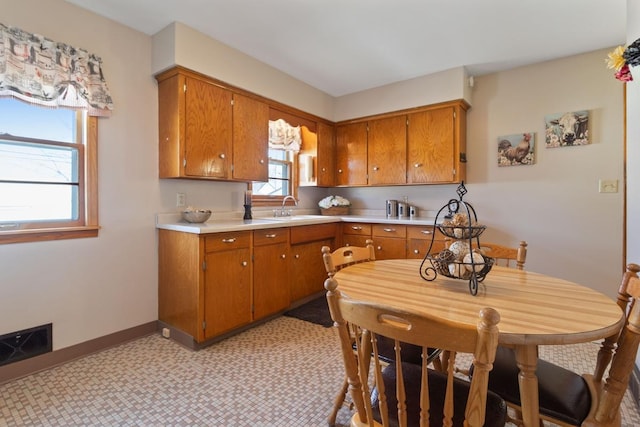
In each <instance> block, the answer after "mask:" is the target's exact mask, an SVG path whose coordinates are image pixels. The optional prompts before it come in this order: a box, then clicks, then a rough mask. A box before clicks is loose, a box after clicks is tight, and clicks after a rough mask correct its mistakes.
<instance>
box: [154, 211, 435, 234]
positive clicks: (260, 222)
mask: <svg viewBox="0 0 640 427" xmlns="http://www.w3.org/2000/svg"><path fill="white" fill-rule="evenodd" d="M334 222H362V223H373V224H398V225H423V226H424V225H434V222H435V218H417V219H415V218H414V219H409V218H406V219H395V218H386V217H377V216H361V215H345V216H327V215H305V216H304V218H300V219H290V220H287V219H284V220H277V219H273V218H271V219H270V218H256V219H253V220H248V221H244V220H241V219H239V220H223V221H211V222H205V223H202V224H192V223H188V222H181V221H177V222H160V221H158V222H157V223H156V228H158V229H163V230H173V231H181V232H184V233H193V234H210V233H222V232H228V231H245V230H261V229H269V228H283V227H299V226H303V225H315V224H330V223H334Z"/></svg>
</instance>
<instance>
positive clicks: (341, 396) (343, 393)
mask: <svg viewBox="0 0 640 427" xmlns="http://www.w3.org/2000/svg"><path fill="white" fill-rule="evenodd" d="M348 389H349V383H348V382H347V379H346V378H345V379H344V382H343V383H342V388H341V389H340V393H338V395H337V396H336V398H335V400H334V401H333V410H332V411H331V414H329V426H330V427H333V426H335V425H336V418H337V416H338V411H339V410H340V408H342V405H343V404H344V400H345V398H346V397H347V391H348Z"/></svg>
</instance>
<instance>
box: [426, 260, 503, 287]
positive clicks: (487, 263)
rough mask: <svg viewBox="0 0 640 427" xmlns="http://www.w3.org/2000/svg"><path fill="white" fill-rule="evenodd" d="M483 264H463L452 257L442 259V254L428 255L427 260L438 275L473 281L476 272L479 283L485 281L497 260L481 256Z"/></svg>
mask: <svg viewBox="0 0 640 427" xmlns="http://www.w3.org/2000/svg"><path fill="white" fill-rule="evenodd" d="M481 256H482V259H483V262H482V263H480V262H478V263H474V262H462V261H453V260H451V258H450V257H444V258H443V257H441V256H440V254H436V255H427V258H428V259H429V260H430V261H431V264H432V265H433V268H434V269H435V270H436V272H437V273H438V274H442V275H443V276H446V277H451V278H453V279H464V280H468V279H471V277H472V275H473V272H474V270H475V277H476V279H477V281H478V282H481V281H482V280H484V277H485V276H486V275H487V274H488V273H489V271H491V267H493V263H494V262H495V260H494V259H493V258H491V257H488V256H485V255H481Z"/></svg>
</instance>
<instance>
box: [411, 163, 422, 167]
mask: <svg viewBox="0 0 640 427" xmlns="http://www.w3.org/2000/svg"><path fill="white" fill-rule="evenodd" d="M413 167H414V168H421V167H422V163H414V164H413Z"/></svg>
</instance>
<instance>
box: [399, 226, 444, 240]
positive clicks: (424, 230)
mask: <svg viewBox="0 0 640 427" xmlns="http://www.w3.org/2000/svg"><path fill="white" fill-rule="evenodd" d="M433 233H434V229H433V226H432V225H424V226H423V225H420V226H418V225H410V226H408V227H407V237H408V238H409V239H429V240H431V237H432V236H433ZM435 234H436V235H435V239H436V240H444V239H445V236H444V235H443V234H442V233H440V230H438V229H436V230H435Z"/></svg>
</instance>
